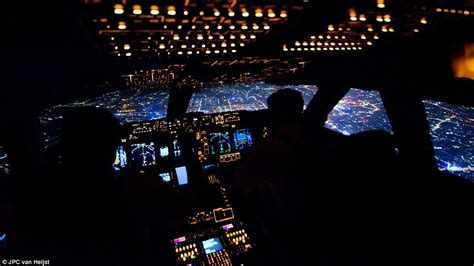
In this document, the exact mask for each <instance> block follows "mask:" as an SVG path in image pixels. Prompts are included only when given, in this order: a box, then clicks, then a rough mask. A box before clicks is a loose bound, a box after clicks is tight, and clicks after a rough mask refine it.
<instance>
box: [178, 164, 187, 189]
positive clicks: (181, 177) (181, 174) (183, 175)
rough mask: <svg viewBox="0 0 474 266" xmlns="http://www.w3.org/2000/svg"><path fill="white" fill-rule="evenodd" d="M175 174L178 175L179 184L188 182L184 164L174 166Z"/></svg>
mask: <svg viewBox="0 0 474 266" xmlns="http://www.w3.org/2000/svg"><path fill="white" fill-rule="evenodd" d="M176 176H177V177H178V184H179V185H186V184H187V183H188V171H187V170H186V166H181V167H176Z"/></svg>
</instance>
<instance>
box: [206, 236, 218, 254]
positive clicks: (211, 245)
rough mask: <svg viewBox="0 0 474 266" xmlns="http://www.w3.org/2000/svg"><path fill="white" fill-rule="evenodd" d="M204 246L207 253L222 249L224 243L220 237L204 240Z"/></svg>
mask: <svg viewBox="0 0 474 266" xmlns="http://www.w3.org/2000/svg"><path fill="white" fill-rule="evenodd" d="M202 246H203V248H204V252H205V253H206V255H207V254H211V253H214V252H217V251H221V250H222V243H221V241H220V240H219V238H218V237H213V238H211V239H208V240H204V241H202Z"/></svg>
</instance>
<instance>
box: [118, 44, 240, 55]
mask: <svg viewBox="0 0 474 266" xmlns="http://www.w3.org/2000/svg"><path fill="white" fill-rule="evenodd" d="M238 46H239V47H244V46H245V43H233V42H232V43H226V42H222V43H220V44H215V43H212V44H210V45H206V44H204V43H203V44H201V45H195V44H192V45H187V44H181V45H172V44H171V45H168V46H166V45H165V44H163V43H162V44H159V45H158V48H159V49H160V50H165V49H167V48H169V49H174V48H178V49H179V48H181V49H194V50H178V51H175V53H176V54H177V55H193V54H196V55H199V54H201V53H202V54H207V55H209V54H221V53H222V54H226V53H236V52H237V50H236V48H237V47H238ZM148 48H149V49H150V48H151V46H148ZM211 48H212V49H211ZM114 49H115V50H120V47H119V46H115V48H114ZM227 49H229V50H227ZM130 50H131V45H130V44H124V45H123V52H124V53H121V52H118V53H117V56H122V55H125V56H132V52H131V51H130ZM200 50H201V51H200ZM168 54H171V52H168Z"/></svg>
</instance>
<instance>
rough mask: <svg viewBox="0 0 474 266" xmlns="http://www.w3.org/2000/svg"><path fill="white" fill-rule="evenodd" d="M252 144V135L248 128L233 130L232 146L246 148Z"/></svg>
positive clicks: (237, 148) (239, 148) (240, 148)
mask: <svg viewBox="0 0 474 266" xmlns="http://www.w3.org/2000/svg"><path fill="white" fill-rule="evenodd" d="M251 146H252V135H251V134H250V130H249V129H248V128H243V129H237V130H235V131H234V147H235V149H236V150H246V149H248V148H249V147H251Z"/></svg>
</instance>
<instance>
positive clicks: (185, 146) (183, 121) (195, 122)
mask: <svg viewBox="0 0 474 266" xmlns="http://www.w3.org/2000/svg"><path fill="white" fill-rule="evenodd" d="M253 145H254V138H253V132H252V130H251V129H250V128H249V127H248V125H246V123H245V121H243V119H242V114H241V112H230V113H220V114H205V115H202V114H192V115H189V116H187V117H184V118H180V119H172V120H170V119H160V120H155V121H145V122H140V123H130V124H126V125H124V126H123V138H122V140H121V144H120V146H119V147H118V149H117V152H116V160H115V163H114V166H113V167H114V169H115V170H116V172H117V174H118V175H126V176H132V177H133V176H134V175H147V176H151V177H153V178H157V179H158V180H159V181H160V182H161V183H162V184H164V185H166V186H168V187H171V188H176V191H175V193H184V192H183V191H182V190H180V189H179V188H181V187H186V189H189V190H186V191H187V192H186V193H188V192H189V191H192V190H194V189H196V190H199V189H200V193H204V194H201V195H205V197H204V198H207V200H208V201H207V202H206V203H205V204H198V203H197V202H195V201H200V196H198V197H197V198H196V199H195V200H194V201H190V202H188V203H187V205H188V206H185V207H186V208H188V209H189V207H191V209H192V212H190V213H189V215H187V217H181V218H180V219H182V221H184V223H185V224H186V226H185V229H183V230H180V231H179V232H180V233H178V231H177V232H176V235H175V237H174V238H173V239H172V240H171V241H170V245H172V246H173V248H174V251H175V254H174V255H175V258H176V264H177V265H187V264H191V265H222V264H229V265H230V264H231V263H232V262H233V261H236V260H238V257H240V256H242V255H243V254H247V253H249V252H250V251H251V250H253V248H254V247H255V244H254V243H253V242H252V239H251V238H250V236H249V234H248V232H247V231H246V229H245V226H244V224H243V222H242V221H241V220H239V219H238V217H236V215H235V213H234V209H233V207H232V204H231V202H230V200H229V196H228V195H227V191H226V188H225V187H224V185H223V182H222V180H221V176H220V174H219V173H218V172H219V171H217V170H218V169H221V168H223V167H226V166H227V165H229V166H230V165H232V163H235V162H238V161H239V160H241V159H242V158H245V156H246V155H247V153H248V152H249V151H250V149H251V148H252V146H253ZM203 187H204V188H203ZM203 189H204V190H203ZM203 191H204V192H203ZM176 208H180V206H176ZM182 232H187V233H185V234H182Z"/></svg>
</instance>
